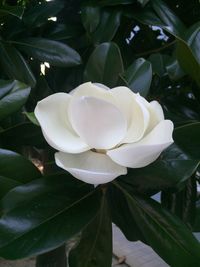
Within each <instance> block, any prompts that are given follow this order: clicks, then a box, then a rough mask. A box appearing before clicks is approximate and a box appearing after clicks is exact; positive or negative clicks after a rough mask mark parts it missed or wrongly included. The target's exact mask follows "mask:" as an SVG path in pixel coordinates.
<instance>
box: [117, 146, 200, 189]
mask: <svg viewBox="0 0 200 267" xmlns="http://www.w3.org/2000/svg"><path fill="white" fill-rule="evenodd" d="M198 165H199V160H193V159H191V158H189V157H188V156H187V155H186V154H184V153H183V152H182V151H181V150H180V149H179V148H178V147H177V146H175V145H172V146H170V147H169V148H168V149H167V150H165V152H164V153H162V155H161V157H160V158H159V159H158V160H157V161H155V162H153V163H152V164H150V165H148V166H147V167H144V168H138V169H129V171H128V174H127V175H126V176H125V177H123V178H121V179H120V181H121V182H122V183H126V184H127V185H129V186H131V187H132V188H133V189H134V190H135V191H136V192H139V193H142V194H144V193H147V194H154V193H156V192H158V191H160V190H164V189H176V188H177V187H179V184H182V183H183V182H185V181H186V180H187V179H188V178H190V177H191V175H192V174H193V173H194V171H195V170H196V169H197V167H198Z"/></svg>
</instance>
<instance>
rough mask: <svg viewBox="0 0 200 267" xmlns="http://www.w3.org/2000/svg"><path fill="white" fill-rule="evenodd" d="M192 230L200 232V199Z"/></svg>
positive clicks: (197, 203)
mask: <svg viewBox="0 0 200 267" xmlns="http://www.w3.org/2000/svg"><path fill="white" fill-rule="evenodd" d="M192 230H193V231H194V232H200V200H198V201H197V202H196V216H195V221H194V226H193V229H192Z"/></svg>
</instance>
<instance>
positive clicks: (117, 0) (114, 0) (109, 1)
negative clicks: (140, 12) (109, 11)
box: [97, 0, 135, 6]
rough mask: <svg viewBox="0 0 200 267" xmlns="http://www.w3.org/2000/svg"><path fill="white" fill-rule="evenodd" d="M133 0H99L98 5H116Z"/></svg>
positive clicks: (132, 0) (129, 2) (126, 3)
mask: <svg viewBox="0 0 200 267" xmlns="http://www.w3.org/2000/svg"><path fill="white" fill-rule="evenodd" d="M134 2H135V0H100V1H98V3H97V4H98V5H100V6H116V5H128V4H132V3H134Z"/></svg>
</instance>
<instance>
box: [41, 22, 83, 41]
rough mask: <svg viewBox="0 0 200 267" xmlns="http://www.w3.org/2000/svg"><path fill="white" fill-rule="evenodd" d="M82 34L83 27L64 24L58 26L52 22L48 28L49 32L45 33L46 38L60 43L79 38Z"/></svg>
mask: <svg viewBox="0 0 200 267" xmlns="http://www.w3.org/2000/svg"><path fill="white" fill-rule="evenodd" d="M81 32H82V27H78V26H77V25H75V24H74V25H70V24H67V25H66V24H62V23H57V24H56V25H55V24H54V23H53V22H52V23H51V24H50V26H49V28H47V32H46V33H45V37H46V38H47V39H51V40H55V41H60V40H67V39H71V38H74V37H79V36H80V34H81Z"/></svg>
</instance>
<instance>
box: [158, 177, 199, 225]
mask: <svg viewBox="0 0 200 267" xmlns="http://www.w3.org/2000/svg"><path fill="white" fill-rule="evenodd" d="M196 197H197V190H196V179H195V177H194V175H193V176H192V177H191V178H190V179H188V181H187V182H186V183H185V186H184V187H183V189H182V190H180V191H178V192H176V193H171V192H168V191H163V192H162V194H161V203H162V206H163V207H165V208H166V209H168V210H169V211H170V212H172V213H173V214H175V215H177V216H178V217H179V218H180V219H181V220H182V221H183V222H184V223H185V224H186V225H188V226H189V227H190V228H191V229H192V225H193V223H194V218H195V209H196Z"/></svg>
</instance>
